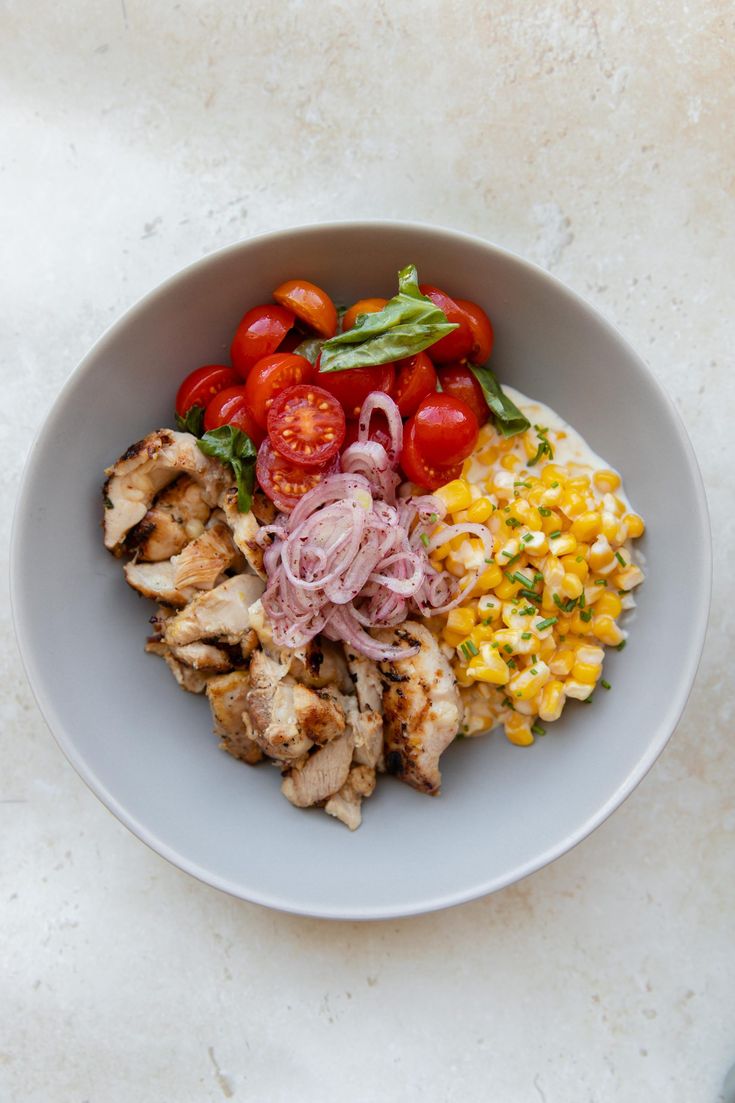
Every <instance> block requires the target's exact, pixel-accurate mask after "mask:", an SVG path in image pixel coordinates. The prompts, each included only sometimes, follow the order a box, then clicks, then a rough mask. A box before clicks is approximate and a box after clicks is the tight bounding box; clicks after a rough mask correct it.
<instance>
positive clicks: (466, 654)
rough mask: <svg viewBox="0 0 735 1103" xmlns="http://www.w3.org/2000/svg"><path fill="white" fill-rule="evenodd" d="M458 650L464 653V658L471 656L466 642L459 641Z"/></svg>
mask: <svg viewBox="0 0 735 1103" xmlns="http://www.w3.org/2000/svg"><path fill="white" fill-rule="evenodd" d="M459 650H460V651H461V652H462V654H463V655H464V657H465V659H470V658H471V653H470V649H469V647H468V646H467V644H466V643H461V644H460V645H459Z"/></svg>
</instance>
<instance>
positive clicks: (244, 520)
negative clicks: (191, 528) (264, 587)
mask: <svg viewBox="0 0 735 1103" xmlns="http://www.w3.org/2000/svg"><path fill="white" fill-rule="evenodd" d="M219 505H220V509H221V510H222V511H223V513H224V515H225V517H226V519H227V524H228V525H229V526H230V529H231V530H232V536H233V538H234V541H235V544H236V545H237V547H238V548H239V549H240V551H241V552H242V554H243V555H244V556H245V558H246V559H247V561H248V563H249V565H250V566H251V567H252V569H253V570H254V571H255V573H256V574H257V575H259V576H260V577H261V578H262V579H265V571H264V570H263V549H262V548H261V547H259V546H258V545H257V544H256V543H255V537H256V536H257V535H258V529H259V528H260V525H259V524H258V520H257V518H256V516H255V514H254V513H253V512H250V513H241V512H240V510H239V509H238V508H237V487H236V486H230V487H228V488H227V489H226V490H224V491H223V492H222V494H221V496H220V499H219Z"/></svg>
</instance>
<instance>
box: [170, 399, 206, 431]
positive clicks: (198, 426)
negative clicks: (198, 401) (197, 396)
mask: <svg viewBox="0 0 735 1103" xmlns="http://www.w3.org/2000/svg"><path fill="white" fill-rule="evenodd" d="M176 428H177V429H180V430H181V432H182V433H192V434H193V436H195V437H200V436H201V435H202V430H203V428H204V407H203V406H190V407H189V409H188V410H187V411H186V413H185V414H184V416H183V417H182V416H181V414H177V415H176Z"/></svg>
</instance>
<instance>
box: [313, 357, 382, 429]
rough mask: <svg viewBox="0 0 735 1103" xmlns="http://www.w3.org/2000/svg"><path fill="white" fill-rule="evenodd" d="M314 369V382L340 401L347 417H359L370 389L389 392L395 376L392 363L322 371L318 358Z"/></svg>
mask: <svg viewBox="0 0 735 1103" xmlns="http://www.w3.org/2000/svg"><path fill="white" fill-rule="evenodd" d="M320 359H321V358H320ZM316 370H317V375H316V376H315V377H314V382H315V383H318V384H319V386H320V387H323V388H324V390H325V391H329V393H330V394H333V395H334V397H335V398H336V399H337V401H338V402H341V404H342V408H343V410H344V412H345V414H346V416H347V417H348V418H356V417H359V415H360V410H361V409H362V404H363V402H364V401H365V399H366V398H367V396H368V395H369V394H370V392H371V391H385V393H386V394H391V393H392V391H393V384H394V383H395V378H396V373H395V369H394V367H393V365H392V364H379V365H378V366H377V367H374V368H348V369H347V370H346V371H330V372H323V371H319V360H317V362H316Z"/></svg>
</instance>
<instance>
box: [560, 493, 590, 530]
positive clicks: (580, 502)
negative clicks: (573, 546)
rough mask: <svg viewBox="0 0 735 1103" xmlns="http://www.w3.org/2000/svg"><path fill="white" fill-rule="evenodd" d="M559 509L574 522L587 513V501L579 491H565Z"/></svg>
mask: <svg viewBox="0 0 735 1103" xmlns="http://www.w3.org/2000/svg"><path fill="white" fill-rule="evenodd" d="M559 509H560V510H561V511H562V513H564V514H565V515H566V516H567V517H568V518H569V520H570V521H574V520H576V518H577V517H581V515H582V514H583V513H585V512H586V511H587V499H586V498H584V497H583V495H581V494H580V493H579V491H578V490H565V491H564V493H563V494H562V496H561V501H560V502H559ZM580 539H584V537H580Z"/></svg>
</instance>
